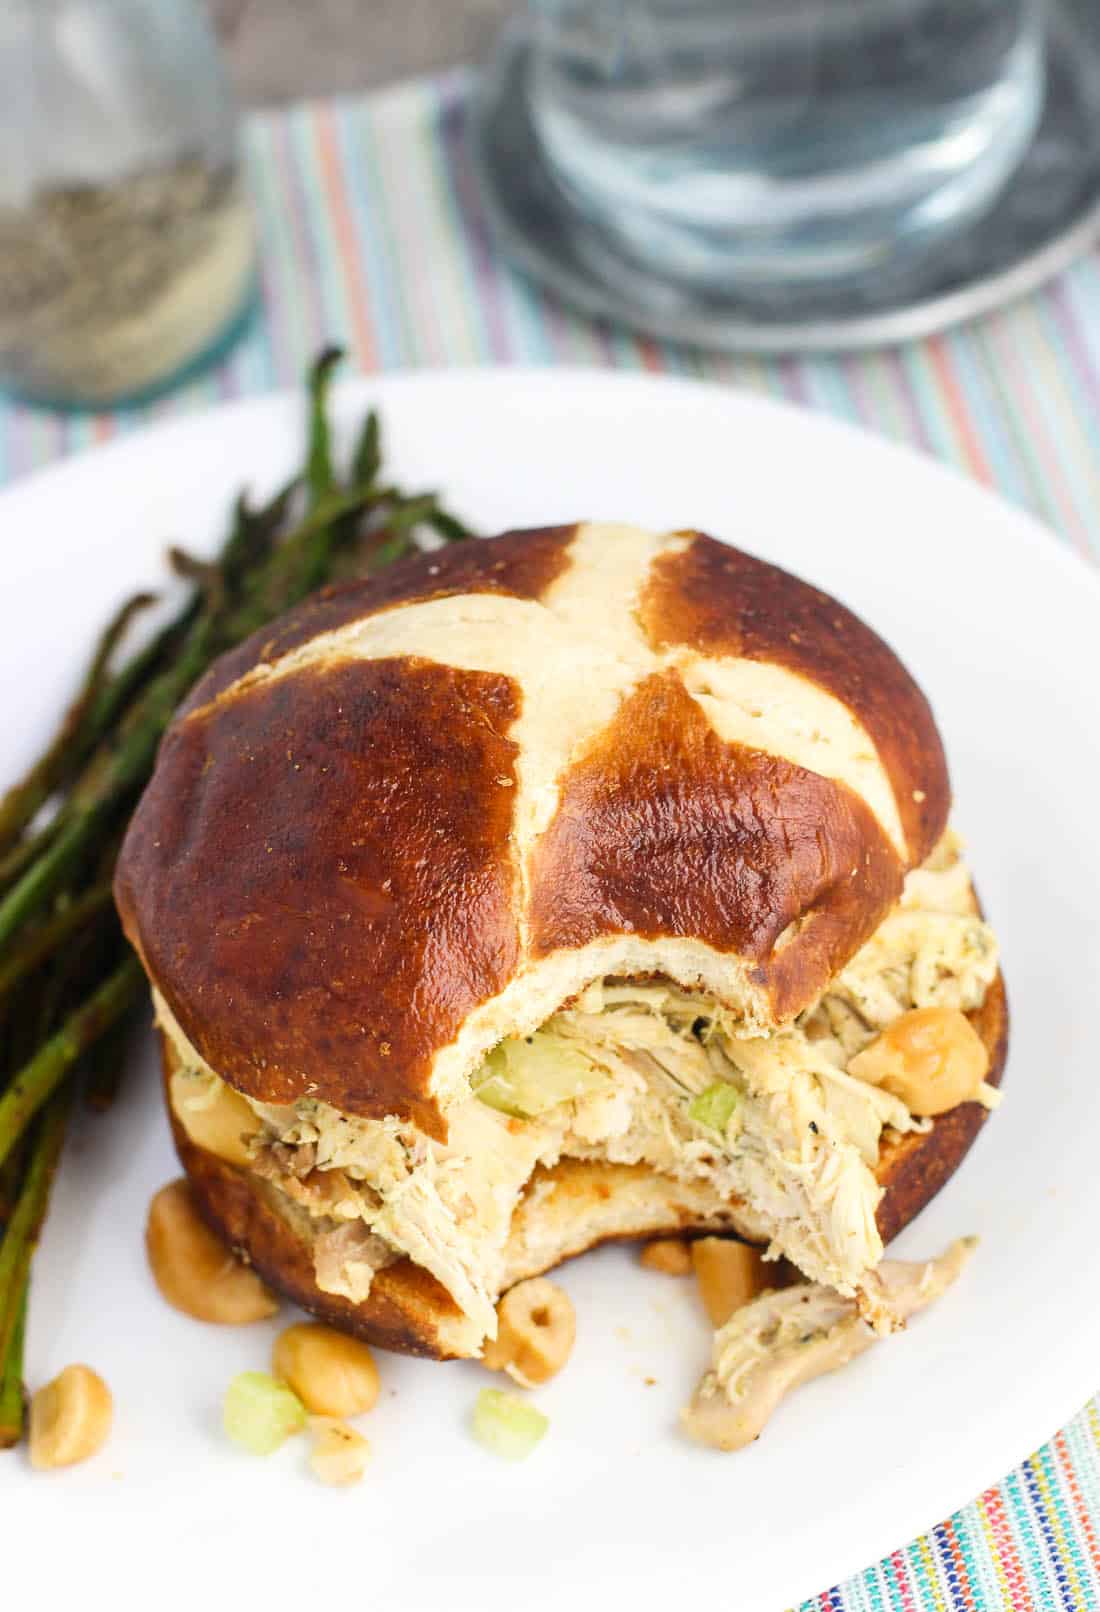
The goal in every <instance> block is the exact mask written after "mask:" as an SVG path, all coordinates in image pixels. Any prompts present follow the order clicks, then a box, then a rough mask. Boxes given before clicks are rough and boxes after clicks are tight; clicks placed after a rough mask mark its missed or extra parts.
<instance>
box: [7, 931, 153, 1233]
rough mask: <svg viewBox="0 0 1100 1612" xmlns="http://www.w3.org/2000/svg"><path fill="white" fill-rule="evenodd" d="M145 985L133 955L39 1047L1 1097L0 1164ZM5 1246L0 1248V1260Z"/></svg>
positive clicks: (143, 977) (134, 1000) (135, 999)
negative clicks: (65, 1079)
mask: <svg viewBox="0 0 1100 1612" xmlns="http://www.w3.org/2000/svg"><path fill="white" fill-rule="evenodd" d="M144 983H145V976H144V974H143V973H142V971H141V965H140V964H139V962H138V960H137V958H136V957H134V956H133V955H132V954H131V955H130V956H128V957H127V958H126V959H125V961H124V962H122V963H120V964H119V966H118V967H117V968H116V969H115V971H114V973H113V974H109V975H108V976H107V978H106V979H105V980H104V982H103V984H102V985H100V986H99V987H98V989H97V990H95V991H93V992H92V994H91V995H90V996H89V997H87V998H86V999H85V1000H84V1001H83V1002H82V1003H81V1005H80V1006H79V1007H78V1008H77V1009H76V1011H75V1012H74V1013H72V1014H71V1015H70V1016H69V1018H68V1019H66V1021H65V1023H64V1024H63V1025H62V1026H61V1028H60V1029H59V1030H57V1031H55V1033H54V1034H53V1035H52V1036H51V1037H50V1039H49V1040H48V1041H46V1042H44V1043H43V1045H42V1046H41V1047H39V1049H38V1051H37V1052H36V1053H35V1055H34V1057H33V1058H32V1059H31V1060H30V1062H29V1063H27V1064H24V1066H23V1068H22V1069H20V1070H19V1071H18V1073H17V1074H16V1076H15V1079H14V1080H13V1081H12V1082H11V1084H10V1085H9V1086H8V1088H7V1090H6V1091H5V1092H4V1094H3V1096H0V1164H3V1162H4V1160H5V1159H6V1158H7V1156H8V1154H9V1153H10V1152H11V1150H12V1148H13V1147H14V1146H15V1144H16V1143H17V1142H18V1140H19V1138H20V1137H21V1136H22V1134H23V1132H24V1131H25V1130H26V1128H27V1126H28V1125H29V1123H30V1121H31V1120H32V1119H33V1118H34V1116H35V1114H36V1113H37V1112H38V1110H39V1109H40V1108H41V1107H42V1105H43V1103H45V1102H47V1101H48V1100H49V1099H50V1098H51V1097H52V1096H53V1094H54V1092H55V1091H56V1090H57V1088H58V1086H60V1084H61V1082H62V1081H63V1080H64V1078H65V1076H66V1075H67V1074H68V1072H69V1070H70V1069H71V1068H72V1067H73V1065H74V1064H75V1063H76V1062H77V1061H78V1060H79V1059H80V1058H82V1057H83V1056H84V1054H85V1052H87V1051H88V1049H89V1047H91V1046H92V1045H93V1043H94V1042H95V1041H97V1040H98V1039H99V1037H100V1036H101V1035H102V1034H103V1033H104V1031H106V1030H109V1029H110V1027H111V1025H113V1024H115V1023H116V1022H117V1021H118V1019H119V1018H121V1016H122V1014H123V1013H125V1012H126V1009H127V1008H128V1007H130V1006H131V1005H132V1004H133V1003H134V1002H136V1001H137V998H138V995H139V993H140V991H141V989H142V986H143V985H144ZM6 1244H7V1238H6V1237H5V1239H4V1243H3V1244H0V1254H2V1252H3V1248H4V1247H5V1246H6Z"/></svg>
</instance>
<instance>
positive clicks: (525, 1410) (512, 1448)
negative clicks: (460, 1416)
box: [473, 1388, 550, 1461]
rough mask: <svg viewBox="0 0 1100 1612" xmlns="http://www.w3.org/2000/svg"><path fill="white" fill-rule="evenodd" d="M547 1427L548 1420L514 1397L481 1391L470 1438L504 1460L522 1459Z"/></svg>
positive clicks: (539, 1412) (499, 1391)
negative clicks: (473, 1438) (472, 1437)
mask: <svg viewBox="0 0 1100 1612" xmlns="http://www.w3.org/2000/svg"><path fill="white" fill-rule="evenodd" d="M549 1426H550V1422H549V1419H548V1418H547V1417H545V1416H544V1415H543V1414H542V1412H541V1411H539V1410H536V1409H535V1407H534V1406H533V1405H530V1404H528V1402H527V1401H526V1400H525V1399H521V1398H520V1396H519V1395H518V1394H506V1393H503V1392H502V1391H501V1390H500V1389H499V1388H483V1389H482V1390H481V1392H480V1394H478V1396H477V1403H476V1404H475V1406H474V1416H473V1431H474V1437H475V1438H476V1439H477V1441H478V1443H479V1444H484V1446H485V1448H486V1449H487V1450H492V1452H493V1454H494V1455H499V1456H502V1457H503V1459H504V1460H505V1461H523V1460H525V1459H526V1457H527V1456H529V1455H530V1453H531V1451H532V1450H533V1449H534V1447H535V1445H536V1444H537V1443H538V1442H539V1440H540V1439H541V1438H542V1436H543V1434H544V1433H545V1432H546V1429H547V1428H548V1427H549Z"/></svg>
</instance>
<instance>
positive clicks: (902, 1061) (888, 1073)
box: [848, 1007, 994, 1116]
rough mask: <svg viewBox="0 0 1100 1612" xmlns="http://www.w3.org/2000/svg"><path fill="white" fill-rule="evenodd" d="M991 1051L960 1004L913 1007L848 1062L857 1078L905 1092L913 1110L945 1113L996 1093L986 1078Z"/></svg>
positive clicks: (896, 1094)
mask: <svg viewBox="0 0 1100 1612" xmlns="http://www.w3.org/2000/svg"><path fill="white" fill-rule="evenodd" d="M988 1070H989V1054H988V1052H987V1051H986V1048H985V1043H984V1041H983V1040H982V1038H981V1036H980V1035H979V1034H978V1032H977V1031H976V1030H975V1029H974V1027H973V1025H972V1024H971V1023H970V1020H969V1019H968V1018H967V1017H966V1015H965V1014H964V1013H960V1012H959V1011H958V1009H957V1008H942V1007H924V1008H913V1009H912V1011H911V1012H909V1013H903V1014H902V1015H901V1017H900V1018H897V1019H895V1020H894V1022H893V1023H892V1024H889V1025H887V1027H886V1029H885V1030H884V1031H883V1032H882V1034H881V1035H880V1036H879V1037H878V1039H877V1040H875V1041H872V1043H871V1045H870V1046H869V1047H865V1048H864V1050H863V1051H862V1052H858V1053H857V1054H856V1056H855V1057H854V1058H853V1059H851V1061H850V1062H849V1064H848V1073H849V1074H851V1075H854V1076H855V1077H856V1079H857V1080H866V1081H868V1082H869V1084H871V1085H872V1086H881V1087H882V1089H883V1091H888V1092H890V1093H891V1094H892V1095H893V1096H894V1097H900V1099H901V1101H902V1102H903V1103H904V1104H905V1106H906V1108H908V1110H909V1112H910V1113H911V1114H917V1115H919V1116H931V1115H934V1114H945V1113H946V1112H947V1110H948V1109H949V1108H955V1107H957V1106H958V1104H959V1103H965V1102H970V1101H972V1100H973V1099H975V1098H977V1099H979V1100H986V1094H987V1093H988V1101H989V1102H990V1104H991V1103H992V1101H993V1100H994V1094H993V1092H992V1090H991V1088H989V1087H985V1088H984V1091H983V1084H982V1083H983V1081H984V1080H985V1077H986V1074H987V1072H988Z"/></svg>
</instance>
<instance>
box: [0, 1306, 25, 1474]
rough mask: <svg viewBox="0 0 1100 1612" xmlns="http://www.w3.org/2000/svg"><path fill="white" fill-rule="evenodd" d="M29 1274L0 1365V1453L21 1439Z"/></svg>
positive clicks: (23, 1409) (16, 1308) (16, 1307)
mask: <svg viewBox="0 0 1100 1612" xmlns="http://www.w3.org/2000/svg"><path fill="white" fill-rule="evenodd" d="M29 1289H30V1276H29V1274H28V1275H26V1276H24V1278H23V1289H22V1292H21V1293H20V1294H19V1296H18V1298H17V1299H16V1301H15V1326H14V1327H13V1328H12V1332H11V1341H10V1343H9V1344H8V1352H7V1354H6V1356H4V1357H3V1361H2V1365H0V1450H10V1449H11V1447H12V1445H13V1444H18V1443H19V1440H20V1439H21V1438H22V1437H23V1418H24V1415H25V1397H26V1396H25V1394H24V1390H23V1349H24V1346H25V1344H26V1338H27V1299H28V1295H29Z"/></svg>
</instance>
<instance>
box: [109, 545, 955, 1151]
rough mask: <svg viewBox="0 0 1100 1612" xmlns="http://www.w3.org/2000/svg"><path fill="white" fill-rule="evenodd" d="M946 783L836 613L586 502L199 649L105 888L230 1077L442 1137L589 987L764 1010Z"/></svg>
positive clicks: (793, 989) (819, 975)
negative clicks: (498, 1072)
mask: <svg viewBox="0 0 1100 1612" xmlns="http://www.w3.org/2000/svg"><path fill="white" fill-rule="evenodd" d="M948 804H949V785H948V778H947V770H946V766H945V762H944V755H943V749H942V746H941V744H940V740H939V736H938V734H937V731H936V727H935V724H934V722H933V720H932V715H931V712H930V710H929V707H928V704H927V702H926V700H925V699H924V696H923V695H922V694H921V692H920V690H919V689H918V688H917V686H916V684H915V683H914V681H913V680H912V678H911V677H910V676H909V674H908V673H907V672H906V671H905V669H904V667H903V666H902V665H901V663H900V662H899V661H898V659H897V658H896V656H895V655H894V654H893V652H892V651H891V650H890V649H889V648H888V647H887V646H886V644H885V643H883V641H882V640H881V639H880V638H879V637H878V636H877V635H876V634H875V633H874V632H872V631H871V630H870V629H869V628H868V627H866V626H865V625H864V624H863V623H862V622H861V621H859V620H858V619H857V618H856V617H855V616H854V615H852V613H851V612H850V611H848V610H846V609H845V608H844V607H843V606H842V605H840V604H838V603H837V602H836V601H835V600H833V599H831V598H830V597H829V596H828V595H827V594H825V593H822V592H819V591H818V590H817V589H815V588H813V587H810V586H809V585H808V584H806V583H804V582H801V581H799V580H798V579H796V578H795V577H793V576H790V575H789V574H787V573H786V572H784V571H781V570H779V569H777V568H776V567H775V566H772V565H768V564H765V563H764V562H763V561H761V560H759V559H756V558H753V557H752V556H751V555H748V554H745V553H742V552H740V551H739V550H737V549H735V548H731V547H729V546H727V545H724V544H722V543H718V542H716V541H714V540H713V539H712V538H709V537H706V536H703V535H701V534H699V533H697V532H669V533H663V534H656V535H655V534H651V533H648V532H643V531H639V530H637V529H635V528H633V527H628V526H619V525H609V524H600V523H595V522H588V523H580V524H577V525H572V526H558V527H548V528H542V529H538V530H534V531H526V532H511V533H507V534H505V535H504V536H502V537H499V538H496V539H493V540H490V541H487V542H470V543H464V544H461V545H456V546H453V547H451V548H448V549H446V550H442V551H439V552H437V553H432V554H428V555H421V556H417V557H414V558H412V559H410V560H408V561H406V562H404V563H402V564H399V565H396V566H394V567H392V568H391V569H390V570H387V571H385V572H384V573H382V574H380V575H379V576H377V577H374V578H370V579H368V580H366V581H362V582H356V583H353V584H351V585H349V586H344V587H339V588H334V589H329V590H326V591H324V592H322V593H321V594H320V595H318V596H317V597H315V598H314V599H313V600H311V601H310V602H308V603H307V604H305V605H304V606H303V607H302V608H301V609H299V610H297V611H295V612H293V613H291V614H290V615H289V616H287V617H285V618H283V620H282V621H280V622H279V623H277V624H276V625H274V626H273V627H271V628H268V629H266V630H265V631H264V632H262V633H260V634H257V635H256V636H255V637H253V638H252V639H251V640H249V641H248V642H247V643H246V644H244V645H243V646H242V647H241V648H240V649H237V650H235V651H233V652H232V653H231V654H229V655H227V656H225V657H224V658H223V659H222V660H221V661H219V662H218V663H217V664H216V665H215V666H214V668H213V669H212V670H211V671H210V672H209V673H208V675H207V676H206V677H205V678H204V679H203V680H202V681H201V682H200V684H199V685H198V687H197V688H196V689H195V691H194V693H193V694H192V696H191V697H190V699H189V700H188V701H187V703H186V705H185V706H184V708H183V709H182V710H181V712H180V713H179V715H178V716H177V718H176V720H175V721H174V723H173V724H172V726H171V728H170V730H169V732H168V734H167V736H166V738H165V740H164V743H163V745H162V748H161V752H160V756H159V759H158V763H157V767H156V771H155V774H154V777H153V779H152V782H151V783H150V785H149V787H148V789H147V790H146V793H145V795H144V797H143V799H142V801H141V803H140V805H139V806H138V808H137V811H136V813H135V815H134V818H133V820H132V822H131V825H130V829H129V832H128V834H127V836H126V841H125V844H124V847H123V851H122V855H121V859H120V863H119V870H118V877H117V886H116V890H117V899H118V905H119V909H120V912H121V914H122V919H123V923H124V925H125V928H126V932H127V934H128V936H129V937H130V939H131V941H132V942H133V944H134V945H135V947H136V948H137V950H138V952H139V954H140V955H141V957H142V960H143V962H144V964H145V968H146V970H147V972H148V974H149V977H150V979H151V981H152V982H153V984H154V985H155V986H156V987H157V989H158V990H159V992H160V993H161V994H162V996H163V997H164V999H165V1001H166V1002H167V1004H168V1006H169V1008H170V1009H171V1012H172V1014H173V1015H174V1016H175V1019H176V1020H177V1022H178V1024H179V1025H180V1027H181V1028H182V1030H183V1032H184V1034H185V1035H186V1036H187V1038H188V1040H189V1041H190V1042H191V1043H192V1045H193V1046H194V1047H195V1048H196V1049H197V1051H198V1052H199V1053H200V1054H201V1056H202V1058H203V1059H205V1060H206V1062H207V1063H208V1064H209V1065H210V1066H211V1067H212V1068H214V1069H215V1070H217V1071H218V1073H219V1074H220V1075H221V1076H222V1077H223V1078H224V1079H225V1080H227V1081H228V1082H229V1083H230V1084H232V1085H233V1086H235V1087H237V1088H238V1089H239V1090H240V1091H242V1092H243V1093H245V1094H246V1095H248V1096H251V1097H253V1098H257V1099H260V1100H262V1101H266V1102H273V1103H290V1102H293V1101H294V1100H295V1099H297V1098H300V1097H303V1096H307V1095H308V1096H311V1097H316V1098H320V1099H322V1100H324V1101H325V1102H327V1103H330V1104H332V1105H333V1106H334V1107H336V1108H339V1109H341V1110H343V1111H345V1112H347V1113H350V1114H355V1115H361V1116H364V1117H368V1118H381V1117H383V1116H385V1115H396V1116H398V1117H400V1118H402V1119H407V1120H410V1121H412V1122H413V1123H415V1124H416V1125H418V1126H419V1127H420V1128H421V1129H422V1130H424V1131H425V1132H427V1133H428V1134H429V1135H431V1136H434V1137H437V1138H444V1137H445V1136H446V1129H447V1122H446V1112H445V1111H446V1107H447V1104H448V1102H451V1101H453V1100H455V1099H456V1098H457V1097H458V1096H459V1095H460V1094H461V1093H462V1092H463V1091H464V1090H465V1089H466V1083H467V1081H468V1078H469V1075H470V1073H471V1071H472V1070H473V1069H474V1068H475V1067H476V1066H477V1065H478V1064H479V1062H480V1061H481V1059H482V1058H483V1056H484V1054H485V1053H486V1051H487V1050H488V1049H489V1048H491V1047H492V1046H493V1045H494V1044H495V1043H496V1042H497V1041H498V1040H500V1039H501V1037H503V1036H507V1035H518V1034H528V1033H530V1031H532V1030H533V1029H535V1028H536V1027H537V1026H538V1025H540V1024H541V1023H543V1022H544V1021H545V1019H546V1018H547V1017H548V1016H549V1015H550V1014H551V1013H553V1012H554V1010H555V1009H556V1008H557V1007H558V1006H559V1005H560V1004H561V1003H563V1002H564V1001H567V1000H568V999H570V998H571V997H572V996H574V995H575V994H576V993H577V992H578V991H580V990H581V989H582V988H583V987H584V986H585V985H587V984H588V983H589V982H590V981H592V980H594V979H597V978H599V977H601V976H606V975H641V974H662V975H665V976H667V977H669V978H670V979H672V980H674V981H676V982H678V983H679V984H680V985H682V986H684V987H686V988H689V989H690V988H701V989H704V990H706V991H707V992H708V993H710V994H711V995H712V996H714V997H715V998H717V999H718V1001H720V1002H721V1003H722V1004H724V1005H725V1006H726V1007H728V1008H729V1009H731V1010H732V1011H733V1012H734V1013H736V1014H738V1015H740V1016H741V1017H742V1018H743V1020H744V1021H745V1023H746V1024H747V1025H749V1026H751V1027H753V1028H755V1029H757V1030H767V1029H769V1028H771V1027H774V1026H777V1025H779V1024H782V1023H784V1022H786V1021H788V1020H790V1019H791V1018H792V1017H793V1016H794V1015H795V1014H797V1013H798V1012H799V1011H800V1010H801V1009H802V1008H804V1007H805V1006H807V1005H808V1004H809V1003H811V1002H812V1001H814V1000H815V999H816V998H817V997H818V996H819V995H820V993H821V991H822V989H823V988H824V986H825V985H826V984H827V983H828V981H829V980H830V979H831V977H832V976H833V975H834V974H835V973H836V972H837V971H838V970H839V969H840V968H841V967H842V966H843V965H844V964H845V962H846V961H847V960H848V959H849V958H850V957H851V956H852V955H853V953H854V952H855V951H856V950H857V949H858V948H859V946H860V945H861V944H862V943H863V942H864V941H865V940H866V939H867V938H868V936H870V934H871V933H872V931H873V930H874V929H875V928H876V926H877V925H878V924H879V922H880V921H881V919H882V918H883V916H884V915H885V914H886V912H887V911H888V910H889V909H890V907H891V906H892V905H893V904H894V903H895V902H896V900H897V898H898V895H899V893H900V891H901V887H902V880H903V878H904V875H905V873H906V872H907V871H908V870H909V869H910V868H913V867H915V866H916V865H917V864H919V863H921V862H922V861H923V860H924V859H925V857H926V856H927V855H928V853H929V851H930V850H931V848H932V847H933V845H934V844H935V843H936V841H937V840H938V839H939V837H940V835H941V833H942V832H943V829H944V826H945V823H946V819H947V811H948Z"/></svg>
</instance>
